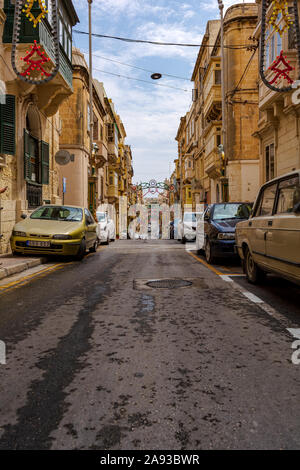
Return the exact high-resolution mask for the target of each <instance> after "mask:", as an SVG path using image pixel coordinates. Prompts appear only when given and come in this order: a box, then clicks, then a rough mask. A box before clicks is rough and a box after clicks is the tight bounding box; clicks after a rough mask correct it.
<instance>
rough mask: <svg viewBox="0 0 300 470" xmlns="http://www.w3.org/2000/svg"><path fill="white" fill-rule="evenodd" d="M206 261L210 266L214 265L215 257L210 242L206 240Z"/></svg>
mask: <svg viewBox="0 0 300 470" xmlns="http://www.w3.org/2000/svg"><path fill="white" fill-rule="evenodd" d="M205 259H206V261H207V262H208V264H212V263H213V262H214V259H215V258H214V256H213V254H212V248H211V244H210V241H209V240H206V243H205Z"/></svg>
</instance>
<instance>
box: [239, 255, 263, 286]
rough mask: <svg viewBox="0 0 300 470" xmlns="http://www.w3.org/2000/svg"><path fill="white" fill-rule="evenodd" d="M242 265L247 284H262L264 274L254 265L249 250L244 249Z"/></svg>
mask: <svg viewBox="0 0 300 470" xmlns="http://www.w3.org/2000/svg"><path fill="white" fill-rule="evenodd" d="M243 264H244V271H245V274H246V278H247V281H248V282H250V283H251V284H258V283H259V282H262V281H263V280H264V279H265V277H266V274H265V273H264V271H262V270H261V269H260V268H259V267H258V266H257V264H256V263H255V261H254V259H253V256H252V254H251V251H250V250H249V248H247V249H246V252H245V259H244V263H243Z"/></svg>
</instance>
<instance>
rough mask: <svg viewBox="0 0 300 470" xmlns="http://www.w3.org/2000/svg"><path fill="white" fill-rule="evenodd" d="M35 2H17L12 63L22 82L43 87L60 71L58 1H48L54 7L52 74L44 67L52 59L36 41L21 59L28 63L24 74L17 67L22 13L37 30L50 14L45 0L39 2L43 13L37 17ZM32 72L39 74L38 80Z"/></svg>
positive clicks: (17, 0)
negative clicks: (35, 57)
mask: <svg viewBox="0 0 300 470" xmlns="http://www.w3.org/2000/svg"><path fill="white" fill-rule="evenodd" d="M35 1H36V0H26V1H25V0H15V13H14V28H13V37H12V50H11V63H12V68H13V70H14V72H15V74H16V75H17V77H19V78H20V79H21V80H22V81H24V82H27V83H31V84H33V85H41V84H42V83H46V82H49V81H50V80H52V79H53V78H54V77H55V76H56V75H57V72H58V70H59V39H58V19H57V4H56V0H48V1H49V2H51V6H52V38H53V43H54V48H53V49H54V67H53V69H52V71H51V73H49V72H47V71H46V70H45V68H44V67H43V65H44V64H46V63H47V62H49V61H50V58H49V57H47V56H46V53H45V52H44V51H42V50H41V46H40V45H37V42H36V41H34V44H33V45H31V46H30V47H31V51H26V54H27V55H26V56H25V57H21V58H20V60H23V61H24V62H26V63H27V65H28V67H27V69H26V70H25V71H24V72H20V71H19V70H18V68H17V66H16V51H17V44H18V43H19V37H20V30H21V22H22V12H23V13H25V17H26V18H27V19H28V21H30V22H32V23H33V27H34V28H36V26H37V25H38V24H39V23H40V22H41V21H42V19H43V18H45V15H46V13H48V10H46V5H45V3H44V0H38V3H39V7H40V10H41V11H40V13H39V15H38V16H37V17H35V16H34V15H33V13H32V11H31V10H32V8H33V5H34V2H35ZM24 3H25V4H24ZM34 54H37V56H38V58H37V59H36V60H35V59H33V58H32V57H33V55H34ZM32 72H35V74H34V75H36V74H38V78H36V77H35V76H33V74H32Z"/></svg>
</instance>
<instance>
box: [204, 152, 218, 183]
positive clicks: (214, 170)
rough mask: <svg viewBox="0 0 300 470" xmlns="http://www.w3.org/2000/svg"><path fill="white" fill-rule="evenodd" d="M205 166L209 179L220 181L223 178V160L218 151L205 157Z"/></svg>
mask: <svg viewBox="0 0 300 470" xmlns="http://www.w3.org/2000/svg"><path fill="white" fill-rule="evenodd" d="M204 165H205V173H206V174H207V175H208V176H209V178H211V179H218V178H220V177H221V176H222V173H221V159H220V155H219V154H218V152H217V149H215V150H213V151H212V152H210V153H209V154H208V155H207V156H206V157H205V162H204Z"/></svg>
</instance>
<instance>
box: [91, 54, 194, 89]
mask: <svg viewBox="0 0 300 470" xmlns="http://www.w3.org/2000/svg"><path fill="white" fill-rule="evenodd" d="M83 52H84V53H85V54H88V51H86V50H84V49H83ZM92 55H93V56H94V57H99V58H100V59H104V60H107V61H109V62H115V63H116V64H121V65H125V66H126V67H132V68H133V69H138V70H143V71H144V72H149V73H155V72H153V70H148V69H144V68H142V67H138V66H137V65H132V64H126V63H124V62H120V61H119V60H115V59H110V58H108V57H104V56H101V55H99V54H92ZM162 75H164V76H165V77H172V78H179V79H180V80H188V81H189V82H190V81H191V80H190V79H189V78H185V77H178V76H177V75H171V74H169V73H163V72H162Z"/></svg>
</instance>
